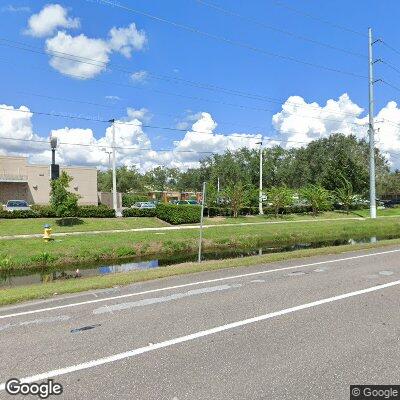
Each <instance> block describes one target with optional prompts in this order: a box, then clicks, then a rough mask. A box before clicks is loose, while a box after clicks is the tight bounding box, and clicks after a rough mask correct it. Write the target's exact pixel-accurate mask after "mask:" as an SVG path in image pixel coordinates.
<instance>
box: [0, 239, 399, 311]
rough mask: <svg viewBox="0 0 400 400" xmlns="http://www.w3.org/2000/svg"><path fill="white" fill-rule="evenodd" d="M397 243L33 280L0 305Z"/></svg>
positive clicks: (4, 295) (6, 294) (2, 297)
mask: <svg viewBox="0 0 400 400" xmlns="http://www.w3.org/2000/svg"><path fill="white" fill-rule="evenodd" d="M393 244H397V245H398V244H400V239H394V240H388V241H383V242H380V243H379V244H378V243H375V244H373V243H369V244H358V245H354V246H351V247H349V246H336V247H324V248H318V249H306V250H298V251H293V252H288V253H274V254H267V255H263V256H254V257H246V258H236V259H227V260H218V261H205V262H202V263H201V264H198V263H184V264H179V265H173V266H168V267H163V268H156V269H153V270H143V271H135V272H128V273H120V274H115V275H106V276H97V277H91V278H82V279H71V280H67V281H56V282H51V283H47V284H36V285H30V286H21V287H16V288H10V289H3V290H0V305H6V304H13V303H18V302H22V301H26V300H34V299H43V298H49V297H53V296H54V295H55V294H59V295H60V294H65V293H76V292H83V291H86V290H92V289H102V288H110V287H114V286H120V285H128V284H131V283H135V282H143V281H148V280H153V279H160V278H166V277H169V276H175V275H182V274H190V273H195V272H202V271H213V270H217V269H223V268H235V267H246V266H251V265H260V264H267V263H271V262H277V261H284V260H288V259H296V258H297V259H300V258H304V257H309V256H317V255H328V254H340V253H344V252H346V251H354V250H361V249H371V248H375V247H382V246H388V245H393Z"/></svg>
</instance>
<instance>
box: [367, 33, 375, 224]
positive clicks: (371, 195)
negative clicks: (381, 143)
mask: <svg viewBox="0 0 400 400" xmlns="http://www.w3.org/2000/svg"><path fill="white" fill-rule="evenodd" d="M373 44H374V43H373V42H372V29H371V28H368V61H369V126H368V134H369V201H370V216H371V218H376V193H375V190H376V188H375V185H376V184H375V138H374V135H375V130H374V60H373V56H372V45H373Z"/></svg>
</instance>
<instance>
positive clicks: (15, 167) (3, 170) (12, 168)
mask: <svg viewBox="0 0 400 400" xmlns="http://www.w3.org/2000/svg"><path fill="white" fill-rule="evenodd" d="M26 169H27V162H26V158H25V157H8V156H0V177H1V176H3V175H22V176H24V175H27V170H26Z"/></svg>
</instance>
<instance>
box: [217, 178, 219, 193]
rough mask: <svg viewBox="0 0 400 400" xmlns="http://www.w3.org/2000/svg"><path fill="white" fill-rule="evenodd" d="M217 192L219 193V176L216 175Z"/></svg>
mask: <svg viewBox="0 0 400 400" xmlns="http://www.w3.org/2000/svg"><path fill="white" fill-rule="evenodd" d="M217 192H218V193H219V177H218V181H217Z"/></svg>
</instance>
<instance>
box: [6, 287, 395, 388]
mask: <svg viewBox="0 0 400 400" xmlns="http://www.w3.org/2000/svg"><path fill="white" fill-rule="evenodd" d="M397 285H400V280H398V281H394V282H389V283H385V284H383V285H378V286H373V287H370V288H366V289H361V290H357V291H355V292H349V293H344V294H341V295H338V296H333V297H328V298H326V299H321V300H317V301H313V302H311V303H306V304H301V305H299V306H295V307H290V308H285V309H283V310H280V311H275V312H272V313H268V314H263V315H259V316H257V317H253V318H248V319H244V320H241V321H236V322H232V323H230V324H226V325H220V326H216V327H215V328H211V329H207V330H204V331H199V332H195V333H192V334H190V335H187V336H180V337H178V338H175V339H170V340H166V341H164V342H159V343H154V344H149V345H148V346H145V347H140V348H138V349H134V350H130V351H126V352H123V353H119V354H114V355H112V356H108V357H103V358H99V359H97V360H91V361H87V362H84V363H81V364H76V365H72V366H70V367H66V368H60V369H55V370H52V371H48V372H44V373H41V374H38V375H33V376H29V377H26V378H23V379H21V381H22V382H25V383H31V382H38V381H42V380H45V379H50V378H54V377H56V376H60V375H66V374H69V373H72V372H76V371H82V370H85V369H89V368H93V367H97V366H100V365H105V364H110V363H113V362H115V361H119V360H124V359H127V358H131V357H134V356H137V355H139V354H144V353H148V352H151V351H154V350H158V349H163V348H166V347H170V346H174V345H177V344H180V343H185V342H189V341H192V340H195V339H199V338H202V337H206V336H210V335H214V334H216V333H219V332H224V331H228V330H231V329H235V328H238V327H241V326H246V325H249V324H254V323H256V322H260V321H265V320H267V319H271V318H275V317H279V316H281V315H285V314H290V313H294V312H296V311H301V310H306V309H308V308H312V307H317V306H320V305H322V304H327V303H332V302H335V301H339V300H343V299H347V298H350V297H354V296H359V295H362V294H365V293H371V292H375V291H377V290H382V289H386V288H389V287H392V286H397ZM4 389H5V383H2V384H1V385H0V391H2V390H4Z"/></svg>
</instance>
